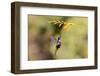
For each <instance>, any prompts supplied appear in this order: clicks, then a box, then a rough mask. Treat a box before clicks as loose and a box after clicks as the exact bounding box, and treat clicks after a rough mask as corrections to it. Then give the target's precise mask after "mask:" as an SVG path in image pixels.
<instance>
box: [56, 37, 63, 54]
mask: <svg viewBox="0 0 100 76" xmlns="http://www.w3.org/2000/svg"><path fill="white" fill-rule="evenodd" d="M61 42H62V41H61V36H59V37H58V39H57V44H56V51H55V55H56V53H57V51H58V49H59V48H60V46H61Z"/></svg>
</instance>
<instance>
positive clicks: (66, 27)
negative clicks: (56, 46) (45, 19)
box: [63, 23, 73, 31]
mask: <svg viewBox="0 0 100 76" xmlns="http://www.w3.org/2000/svg"><path fill="white" fill-rule="evenodd" d="M72 25H73V24H72V23H64V27H63V31H68V30H69V29H70V28H71V26H72Z"/></svg>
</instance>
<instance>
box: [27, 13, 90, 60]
mask: <svg viewBox="0 0 100 76" xmlns="http://www.w3.org/2000/svg"><path fill="white" fill-rule="evenodd" d="M57 21H63V22H64V23H65V24H64V27H63V28H61V30H59V28H58V26H59V25H56V23H55V22H57ZM52 22H54V23H52ZM70 24H72V25H71V26H70ZM66 27H67V28H66ZM57 28H58V29H57ZM59 35H61V39H62V43H61V47H60V48H59V49H58V50H57V54H56V55H55V50H56V44H57V38H58V37H59ZM52 37H53V39H54V41H52ZM87 57H88V18H87V17H76V16H46V15H31V14H29V15H28V60H52V59H79V58H87Z"/></svg>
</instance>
